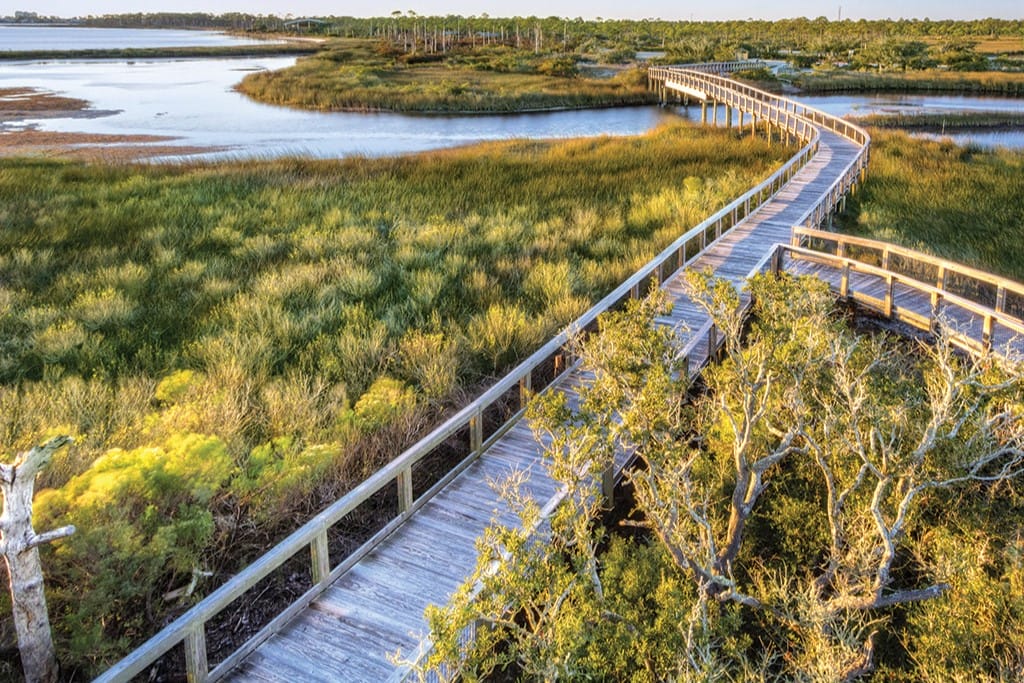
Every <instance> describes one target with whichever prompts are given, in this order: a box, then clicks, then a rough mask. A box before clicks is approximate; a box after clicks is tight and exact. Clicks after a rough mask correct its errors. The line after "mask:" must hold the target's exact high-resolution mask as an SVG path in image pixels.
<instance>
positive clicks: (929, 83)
mask: <svg viewBox="0 0 1024 683" xmlns="http://www.w3.org/2000/svg"><path fill="white" fill-rule="evenodd" d="M794 84H795V85H797V86H798V87H799V88H800V90H802V91H803V92H806V93H828V92H877V91H892V92H966V93H991V94H995V95H1022V94H1024V73H1020V72H1002V71H938V70H925V71H901V72H884V73H873V72H866V71H818V72H814V73H810V74H801V75H799V76H797V77H796V78H795V79H794Z"/></svg>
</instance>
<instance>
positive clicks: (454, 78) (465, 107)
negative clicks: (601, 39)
mask: <svg viewBox="0 0 1024 683" xmlns="http://www.w3.org/2000/svg"><path fill="white" fill-rule="evenodd" d="M402 57H404V55H400V56H398V57H395V56H393V55H390V54H384V55H381V54H378V53H377V52H376V51H374V50H373V49H372V46H371V44H369V43H368V42H367V41H347V42H344V43H341V44H340V46H338V47H334V48H333V49H329V50H325V51H323V52H320V53H318V54H316V55H314V56H311V57H308V58H305V59H300V60H299V61H298V63H296V64H295V66H293V67H290V68H287V69H281V70H278V71H272V72H268V71H264V72H258V73H253V74H249V75H248V76H246V77H245V79H243V80H242V82H241V83H240V84H239V85H238V90H239V91H240V92H243V93H245V94H246V95H248V96H250V97H252V98H253V99H256V100H259V101H261V102H268V103H270V104H277V105H287V106H291V107H299V108H302V109H317V110H328V111H339V110H344V111H404V112H420V113H455V112H458V113H505V112H522V111H539V110H550V109H576V108H582V107H598V106H618V105H627V104H644V103H650V102H653V101H655V96H654V95H653V94H652V93H650V92H648V90H647V87H646V86H647V72H646V69H642V68H640V69H633V70H627V71H622V72H621V73H618V74H616V75H614V76H612V77H610V78H591V77H586V76H583V75H580V74H578V73H574V72H573V71H574V68H573V67H572V65H573V63H574V61H573V60H574V58H572V57H564V58H561V61H566V60H568V61H567V63H568V67H566V68H560V69H553V68H551V64H552V63H555V62H558V63H559V64H561V62H560V61H558V59H559V58H555V57H552V56H549V55H542V56H539V57H538V56H535V55H533V53H532V52H528V51H518V50H514V49H512V48H505V47H501V48H478V49H469V48H463V49H461V50H458V51H456V52H453V53H451V54H449V55H444V56H440V55H439V56H438V57H439V59H440V61H429V62H416V61H410V60H407V59H406V60H403V59H402ZM566 69H568V71H566Z"/></svg>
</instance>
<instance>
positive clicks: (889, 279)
mask: <svg viewBox="0 0 1024 683" xmlns="http://www.w3.org/2000/svg"><path fill="white" fill-rule="evenodd" d="M894 285H895V278H893V276H892V273H886V275H885V303H884V308H885V310H884V313H885V317H886V318H891V317H892V292H893V287H894Z"/></svg>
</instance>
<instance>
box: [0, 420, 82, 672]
mask: <svg viewBox="0 0 1024 683" xmlns="http://www.w3.org/2000/svg"><path fill="white" fill-rule="evenodd" d="M70 441H71V439H70V438H69V437H66V436H60V437H57V438H55V439H51V440H50V441H47V442H46V443H45V444H43V445H42V446H36V447H35V448H33V449H32V450H30V451H28V452H27V453H21V454H20V455H19V456H18V458H17V459H16V460H15V461H14V463H13V464H10V465H0V492H2V493H3V506H4V507H3V513H2V514H0V554H2V555H3V557H4V560H6V561H7V572H8V574H9V575H10V579H11V586H10V588H11V605H12V607H13V611H14V627H15V630H16V631H17V633H18V649H19V650H20V652H21V666H22V669H24V672H25V680H26V681H29V683H36V682H40V683H51V682H53V681H56V680H57V657H56V653H55V652H54V649H53V639H52V637H51V635H50V619H49V616H48V615H47V612H46V596H45V595H44V594H43V568H42V565H41V564H40V562H39V546H40V545H42V544H43V543H49V542H50V541H54V540H56V539H58V538H64V537H65V536H70V535H71V534H73V533H74V532H75V527H73V526H66V527H62V528H60V529H55V530H54V531H50V532H47V533H45V534H36V532H35V531H34V530H33V529H32V495H33V492H34V490H35V483H36V475H37V474H38V473H39V472H40V471H41V470H42V469H43V468H44V467H46V466H47V465H48V464H49V463H50V459H51V458H52V457H53V454H54V452H55V451H56V450H57V449H58V448H60V447H61V446H63V445H64V444H66V443H69V442H70Z"/></svg>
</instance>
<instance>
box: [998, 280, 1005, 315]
mask: <svg viewBox="0 0 1024 683" xmlns="http://www.w3.org/2000/svg"><path fill="white" fill-rule="evenodd" d="M996 310H997V311H999V312H1000V313H1005V312H1006V287H1005V286H1004V285H999V289H997V290H996Z"/></svg>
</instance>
